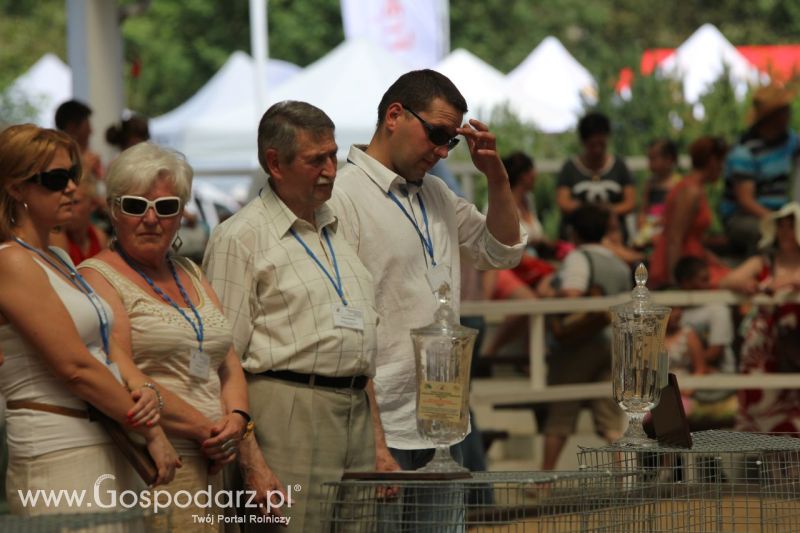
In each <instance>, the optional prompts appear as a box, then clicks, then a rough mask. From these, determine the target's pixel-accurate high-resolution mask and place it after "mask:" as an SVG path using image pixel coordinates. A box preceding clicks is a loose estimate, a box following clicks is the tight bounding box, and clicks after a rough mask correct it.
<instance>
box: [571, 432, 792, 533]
mask: <svg viewBox="0 0 800 533" xmlns="http://www.w3.org/2000/svg"><path fill="white" fill-rule="evenodd" d="M692 440H693V446H692V448H691V449H685V448H670V447H656V448H638V449H636V448H632V449H631V448H619V447H614V446H607V447H603V448H594V449H588V448H583V449H581V450H580V451H579V453H578V462H579V464H580V466H581V468H582V469H583V470H584V471H587V472H607V473H615V474H617V476H618V477H616V478H615V479H616V481H615V482H617V483H618V484H619V485H618V487H617V490H615V491H608V492H606V493H604V495H607V496H608V497H609V498H610V500H609V501H605V502H596V503H597V508H598V509H607V510H613V512H608V513H605V514H604V513H601V512H596V513H595V515H594V516H593V517H592V518H593V519H592V520H591V521H590V522H591V529H589V531H597V532H600V531H608V532H617V531H630V532H647V533H659V532H670V533H683V532H692V533H703V532H712V531H714V532H717V531H726V532H739V531H741V532H748V533H749V532H754V531H758V532H787V533H788V532H797V531H800V439H797V438H793V437H788V436H770V435H760V434H753V433H737V432H732V431H702V432H697V433H693V434H692ZM604 495H600V497H604Z"/></svg>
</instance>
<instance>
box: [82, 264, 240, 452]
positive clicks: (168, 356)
mask: <svg viewBox="0 0 800 533" xmlns="http://www.w3.org/2000/svg"><path fill="white" fill-rule="evenodd" d="M174 261H175V265H176V267H177V268H179V269H181V270H183V271H185V272H186V273H187V274H188V275H189V278H190V279H191V280H192V284H193V286H194V289H195V291H196V292H197V294H198V295H199V296H200V301H199V303H198V305H197V306H196V307H197V312H198V313H199V314H200V317H201V319H202V320H203V329H204V340H203V352H205V353H206V355H208V356H209V358H210V360H211V364H210V371H209V375H208V380H207V381H203V380H200V379H197V378H194V377H192V376H191V375H190V374H189V361H190V359H191V354H192V351H193V350H196V349H197V348H198V343H197V337H196V335H195V331H194V329H193V328H192V326H191V325H190V324H189V323H188V322H187V321H186V319H185V318H184V317H183V315H181V313H179V312H178V310H176V309H175V308H174V307H172V306H171V305H169V304H167V303H166V302H164V301H163V300H161V298H160V297H159V296H158V295H157V294H155V293H154V292H153V291H152V290H147V291H146V290H144V289H143V288H141V287H140V286H139V285H137V284H136V283H134V282H133V281H131V280H130V279H128V278H127V277H126V276H125V275H123V274H121V273H120V272H119V271H117V270H116V269H115V268H114V267H112V266H111V265H109V264H108V263H106V262H104V261H101V260H99V259H96V258H93V259H87V260H86V261H84V262H83V263H81V268H84V267H86V268H92V269H94V270H96V271H97V272H99V273H100V274H102V275H103V277H104V278H105V279H106V280H107V281H108V282H109V283H110V284H111V285H112V286H113V287H114V288H115V289H116V291H117V293H118V294H119V296H120V298H121V299H122V302H123V304H124V306H125V310H126V311H127V312H128V319H129V321H130V324H131V344H132V346H133V360H134V362H135V363H136V366H138V367H139V369H140V370H141V371H142V372H144V374H146V375H147V376H149V377H150V378H152V379H153V380H155V381H156V382H157V383H158V384H159V385H162V386H164V387H166V388H167V389H169V390H170V391H171V392H172V393H174V394H175V395H177V396H179V397H180V398H182V399H183V400H185V401H186V402H187V403H188V404H189V405H191V406H192V407H194V408H195V409H197V410H198V411H200V412H201V413H203V415H205V416H206V417H208V418H209V419H211V420H217V419H219V418H220V417H221V416H222V402H221V399H220V381H219V375H218V373H217V370H218V369H219V367H220V365H222V363H223V362H224V360H225V356H226V355H227V353H228V349H229V348H230V346H231V341H232V337H231V329H230V326H229V325H228V321H227V320H226V319H225V316H224V315H223V314H222V313H221V312H220V311H219V309H218V308H217V307H216V306H215V305H214V303H213V302H212V301H211V299H210V298H209V297H208V294H207V293H206V291H205V289H204V288H203V285H202V283H201V281H200V280H201V277H200V276H201V273H200V270H199V268H198V267H197V265H195V264H194V263H192V262H191V261H189V260H188V259H185V258H181V257H176V258H175V259H174ZM183 310H184V312H185V313H186V314H187V315H188V316H189V317H191V318H192V319H194V314H193V313H192V311H191V310H190V309H189V308H184V309H183ZM170 441H171V442H172V443H173V445H174V446H175V449H176V450H178V451H179V452H180V453H189V454H199V453H200V450H199V448H198V445H197V444H196V443H194V442H193V441H190V440H186V439H175V438H170Z"/></svg>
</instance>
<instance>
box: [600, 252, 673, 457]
mask: <svg viewBox="0 0 800 533" xmlns="http://www.w3.org/2000/svg"><path fill="white" fill-rule="evenodd" d="M634 279H635V281H636V287H635V288H634V289H633V291H631V301H629V302H627V303H624V304H621V305H616V306H614V307H612V308H611V376H612V385H613V389H614V400H615V401H616V402H617V403H618V404H619V406H620V407H621V408H622V409H623V410H624V411H625V413H626V414H627V416H628V430H627V431H626V432H625V434H624V435H623V436H622V438H621V439H619V440H618V441H617V442H616V443H615V445H617V446H642V447H646V446H654V445H655V444H656V441H654V440H652V439H650V438H648V437H647V434H646V433H645V432H644V428H643V427H642V420H643V419H644V417H645V415H646V414H647V412H648V411H650V410H651V409H652V408H653V407H655V406H656V405H657V404H658V401H659V399H660V397H661V389H662V388H663V387H664V386H666V384H667V372H668V370H669V368H668V367H669V358H668V357H667V354H666V351H665V350H664V336H665V334H666V330H667V322H668V321H669V314H670V311H671V309H670V308H669V307H665V306H663V305H656V304H654V303H653V302H652V300H651V298H650V291H649V290H647V287H645V283H646V282H647V269H646V268H645V266H644V265H643V264H640V265H639V266H638V267H637V268H636V272H635V274H634Z"/></svg>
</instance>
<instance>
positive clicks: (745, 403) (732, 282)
mask: <svg viewBox="0 0 800 533" xmlns="http://www.w3.org/2000/svg"><path fill="white" fill-rule="evenodd" d="M760 225H761V229H762V233H763V235H762V238H761V241H760V242H759V246H760V248H761V253H760V254H759V255H755V256H753V257H751V258H749V259H748V260H747V261H745V262H744V263H742V264H741V265H739V266H738V267H737V268H736V269H735V270H733V271H732V272H731V273H730V274H729V275H728V276H726V278H724V279H723V280H722V281H721V282H720V288H725V289H730V290H733V291H737V292H741V293H744V294H748V295H754V294H759V293H762V294H769V295H773V296H774V297H775V301H774V303H773V305H754V306H752V307H751V309H750V311H749V312H748V314H747V316H745V317H744V319H743V321H742V326H741V331H742V337H743V338H742V344H741V348H740V350H739V371H740V372H741V373H743V374H763V373H765V372H790V373H794V372H800V350H798V349H797V347H798V344H800V327H798V324H800V303H798V302H797V298H796V294H797V292H798V290H800V204H798V203H797V202H790V203H787V204H786V205H784V206H783V207H782V208H781V209H779V210H778V211H774V212H772V213H770V214H769V215H767V216H766V217H764V218H763V219H762V220H761V224H760ZM735 429H737V430H738V431H750V432H752V431H755V432H762V433H778V432H780V433H794V434H797V433H798V432H800V389H798V388H797V387H791V388H787V389H772V390H759V389H742V390H740V391H739V413H738V416H737V418H736V427H735Z"/></svg>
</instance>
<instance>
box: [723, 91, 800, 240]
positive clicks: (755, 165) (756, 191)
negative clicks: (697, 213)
mask: <svg viewBox="0 0 800 533" xmlns="http://www.w3.org/2000/svg"><path fill="white" fill-rule="evenodd" d="M796 94H797V91H796V90H795V89H793V88H789V87H786V86H783V85H780V84H778V83H772V84H770V85H767V86H764V87H761V88H759V89H758V90H756V92H755V94H754V95H753V106H752V108H751V109H750V112H749V114H748V124H749V127H748V129H747V131H745V133H744V135H742V138H741V139H740V141H739V143H738V144H737V145H735V146H734V147H733V148H732V149H731V151H730V152H729V154H728V159H727V161H726V165H725V193H724V196H723V199H722V201H721V202H720V214H721V215H722V218H723V221H724V223H725V229H726V232H727V234H728V238H729V239H730V242H731V243H732V244H734V245H738V246H739V247H740V249H739V250H737V251H738V252H740V253H742V255H744V256H750V255H753V254H754V253H755V252H756V250H757V244H758V240H759V236H760V231H759V221H760V220H761V219H763V218H764V217H765V216H767V215H769V214H770V213H771V212H773V211H776V210H778V209H780V208H781V207H782V206H783V205H784V204H785V203H786V202H788V201H789V200H790V195H791V193H792V189H793V188H796V187H797V185H796V184H793V183H792V181H793V180H795V179H796V178H793V176H794V175H795V172H796V168H797V157H798V154H799V153H800V139H799V138H798V135H797V132H795V131H792V130H791V129H790V127H789V122H790V119H791V106H792V102H793V101H794V99H795V96H796Z"/></svg>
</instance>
